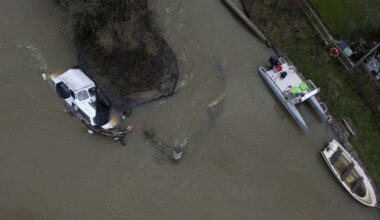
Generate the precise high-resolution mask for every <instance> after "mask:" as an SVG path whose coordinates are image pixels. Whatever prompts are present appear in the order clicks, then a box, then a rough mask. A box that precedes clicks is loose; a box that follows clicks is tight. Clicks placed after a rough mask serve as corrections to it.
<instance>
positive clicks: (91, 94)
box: [88, 87, 96, 97]
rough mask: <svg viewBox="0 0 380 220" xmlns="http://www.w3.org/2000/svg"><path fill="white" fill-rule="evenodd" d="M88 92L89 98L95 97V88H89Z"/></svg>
mask: <svg viewBox="0 0 380 220" xmlns="http://www.w3.org/2000/svg"><path fill="white" fill-rule="evenodd" d="M88 92H89V93H90V96H91V97H93V96H95V93H96V88H95V87H92V88H89V89H88Z"/></svg>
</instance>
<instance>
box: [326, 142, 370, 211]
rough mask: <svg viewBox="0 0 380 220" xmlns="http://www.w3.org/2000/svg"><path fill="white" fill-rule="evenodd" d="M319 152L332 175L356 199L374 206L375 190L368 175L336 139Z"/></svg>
mask: <svg viewBox="0 0 380 220" xmlns="http://www.w3.org/2000/svg"><path fill="white" fill-rule="evenodd" d="M321 154H322V156H323V159H324V160H325V161H326V163H327V165H328V167H329V168H330V170H331V171H332V173H333V174H334V176H335V177H336V178H337V179H338V181H339V182H340V183H341V184H342V185H343V186H344V188H345V189H346V190H347V191H348V192H349V193H350V194H351V195H352V196H353V197H354V198H355V199H356V200H358V201H359V202H361V203H362V204H364V205H367V206H370V207H376V205H377V199H376V194H375V190H374V188H373V186H372V184H371V182H370V180H369V178H368V176H367V175H366V173H365V172H364V170H363V169H362V168H361V167H360V165H359V164H358V162H357V161H356V160H355V159H354V158H353V157H352V155H351V154H350V153H349V152H348V151H347V150H346V149H345V148H344V147H343V146H342V145H341V144H340V143H339V142H338V141H336V140H332V141H331V142H330V143H329V144H328V146H327V147H326V148H325V149H324V150H323V151H322V152H321Z"/></svg>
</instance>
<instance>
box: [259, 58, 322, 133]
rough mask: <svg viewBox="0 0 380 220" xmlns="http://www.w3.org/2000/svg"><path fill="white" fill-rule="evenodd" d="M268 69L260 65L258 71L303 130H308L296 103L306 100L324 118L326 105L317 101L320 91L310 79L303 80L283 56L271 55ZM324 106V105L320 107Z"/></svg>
mask: <svg viewBox="0 0 380 220" xmlns="http://www.w3.org/2000/svg"><path fill="white" fill-rule="evenodd" d="M269 62H270V64H271V67H270V69H269V70H268V69H266V68H265V67H263V66H261V67H259V69H258V72H259V73H260V75H261V76H262V78H263V79H264V80H265V82H266V83H267V84H268V86H269V87H270V88H271V89H272V91H273V92H274V94H275V95H276V97H277V98H278V99H279V100H280V101H281V103H282V104H283V105H284V107H285V108H286V109H287V110H288V112H289V114H290V115H291V116H292V118H293V119H294V120H295V121H296V123H297V124H298V125H299V126H300V127H301V129H302V130H303V131H304V132H307V131H308V130H309V128H308V126H307V124H306V122H305V120H304V119H303V117H302V115H301V114H300V112H299V111H298V109H297V105H298V104H301V103H303V102H305V101H307V102H308V103H309V104H310V105H311V107H312V108H313V109H314V111H315V112H316V113H317V114H318V116H319V117H320V118H321V120H322V121H325V120H326V118H327V117H326V111H327V107H325V106H324V104H321V103H319V102H318V100H317V98H316V97H315V95H317V94H318V93H319V91H320V89H319V88H317V87H316V86H315V85H314V83H313V82H312V81H311V80H303V79H302V78H301V77H300V75H299V74H298V73H297V70H296V68H295V67H294V66H293V65H290V64H289V63H288V62H286V61H285V59H283V58H276V57H271V58H270V59H269ZM322 106H324V107H322Z"/></svg>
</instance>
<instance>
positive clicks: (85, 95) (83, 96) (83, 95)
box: [77, 90, 89, 101]
mask: <svg viewBox="0 0 380 220" xmlns="http://www.w3.org/2000/svg"><path fill="white" fill-rule="evenodd" d="M77 95H78V99H79V101H83V100H85V99H88V97H89V96H88V92H87V90H83V91H80V92H78V94H77Z"/></svg>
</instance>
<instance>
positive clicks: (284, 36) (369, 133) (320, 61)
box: [245, 0, 380, 189]
mask: <svg viewBox="0 0 380 220" xmlns="http://www.w3.org/2000/svg"><path fill="white" fill-rule="evenodd" d="M245 1H247V2H248V1H252V0H245ZM321 1H322V0H321ZM331 1H333V0H331ZM252 9H254V11H253V10H252V12H251V13H250V14H251V15H252V17H253V18H254V20H255V21H256V23H257V25H258V26H259V27H260V28H261V29H262V30H263V32H264V33H266V34H267V35H268V37H269V38H270V39H271V40H272V42H273V43H274V44H275V45H276V46H277V47H278V48H281V50H282V51H284V52H285V53H286V54H287V55H288V57H289V58H290V59H291V60H292V61H293V62H294V63H295V64H296V66H297V67H298V68H299V69H300V71H301V72H302V73H303V74H304V76H305V77H306V78H309V79H312V80H313V82H315V83H316V85H317V86H319V87H321V97H322V99H323V100H324V101H325V102H326V104H327V105H328V107H329V109H330V111H331V112H332V114H333V116H334V117H335V118H336V119H341V118H343V117H349V118H351V119H352V120H353V122H354V125H355V127H356V128H357V130H358V134H357V136H355V137H353V138H352V139H350V141H351V142H352V144H353V145H354V146H355V149H356V150H357V151H358V154H359V155H360V158H361V159H362V160H363V162H364V164H365V166H366V167H367V169H368V170H369V172H370V175H371V177H372V178H373V179H374V181H375V183H376V185H377V187H378V188H379V189H380V131H379V129H378V128H376V121H375V120H374V119H373V115H372V113H371V112H370V111H369V110H368V109H367V108H366V107H364V106H365V104H364V101H363V100H362V99H361V97H360V96H359V95H358V93H357V92H356V90H355V89H354V87H353V85H352V81H351V80H350V79H349V76H348V75H347V73H346V71H345V69H344V68H343V67H342V66H341V65H340V64H339V63H336V61H334V60H333V59H331V57H330V56H329V55H328V52H327V51H326V50H325V48H324V47H323V43H322V41H321V40H320V38H319V36H318V35H317V34H316V33H315V31H314V29H313V28H312V26H311V25H310V24H309V22H308V20H307V19H306V18H305V17H304V16H303V14H301V13H300V12H297V11H291V12H289V10H287V9H286V8H280V7H277V8H273V7H271V8H269V7H265V6H263V5H262V4H261V3H260V1H256V2H255V3H254V4H253V6H252Z"/></svg>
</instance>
